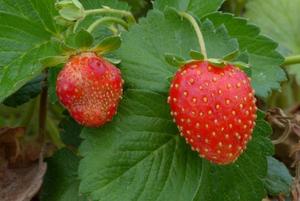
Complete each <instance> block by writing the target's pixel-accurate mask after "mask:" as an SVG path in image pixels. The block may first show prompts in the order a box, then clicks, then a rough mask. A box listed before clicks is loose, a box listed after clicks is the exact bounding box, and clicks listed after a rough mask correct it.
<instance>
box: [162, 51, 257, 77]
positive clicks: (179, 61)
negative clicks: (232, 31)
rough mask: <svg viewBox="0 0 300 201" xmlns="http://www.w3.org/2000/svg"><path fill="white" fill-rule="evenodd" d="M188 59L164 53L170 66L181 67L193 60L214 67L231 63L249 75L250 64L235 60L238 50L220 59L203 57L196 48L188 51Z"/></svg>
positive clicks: (222, 66)
mask: <svg viewBox="0 0 300 201" xmlns="http://www.w3.org/2000/svg"><path fill="white" fill-rule="evenodd" d="M189 55H190V59H184V58H182V57H180V56H178V55H175V54H170V53H166V54H165V60H166V62H167V63H168V64H170V65H171V66H176V67H180V68H181V67H183V66H184V65H186V64H189V63H192V62H195V61H208V62H209V63H211V64H212V65H213V66H214V67H216V68H224V67H225V66H227V65H229V64H232V65H234V66H236V67H237V68H240V69H241V70H243V71H245V72H246V73H247V75H251V69H250V65H249V64H247V63H245V62H243V61H237V60H236V58H237V57H238V56H239V55H240V54H239V51H238V50H235V51H233V52H231V53H229V54H227V55H225V56H224V57H223V58H221V59H219V58H218V59H217V58H208V59H205V57H204V56H203V54H202V53H201V52H199V51H196V50H191V51H190V53H189Z"/></svg>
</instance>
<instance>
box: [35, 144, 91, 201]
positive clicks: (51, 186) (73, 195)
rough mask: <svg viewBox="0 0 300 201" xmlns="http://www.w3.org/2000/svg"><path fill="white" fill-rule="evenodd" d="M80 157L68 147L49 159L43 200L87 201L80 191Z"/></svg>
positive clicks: (41, 197)
mask: <svg viewBox="0 0 300 201" xmlns="http://www.w3.org/2000/svg"><path fill="white" fill-rule="evenodd" d="M78 163H79V158H78V157H77V156H76V155H74V154H73V153H72V152H70V151H69V150H67V149H61V150H59V151H58V152H56V153H55V154H54V155H53V156H52V157H51V158H49V159H48V160H47V164H48V170H47V173H46V175H45V179H44V184H43V189H42V192H41V195H40V200H41V201H85V200H86V199H85V198H84V197H83V196H81V195H80V194H79V192H78V188H79V180H78V178H77V168H78Z"/></svg>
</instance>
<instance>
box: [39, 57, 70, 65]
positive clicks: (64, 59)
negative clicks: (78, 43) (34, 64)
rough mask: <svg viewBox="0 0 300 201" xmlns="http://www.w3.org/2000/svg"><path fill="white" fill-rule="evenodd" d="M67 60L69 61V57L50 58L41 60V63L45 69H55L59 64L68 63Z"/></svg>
mask: <svg viewBox="0 0 300 201" xmlns="http://www.w3.org/2000/svg"><path fill="white" fill-rule="evenodd" d="M67 60H68V57H67V56H50V57H46V58H43V59H40V62H41V64H42V65H43V66H44V67H54V66H57V65H59V64H63V63H66V62H67Z"/></svg>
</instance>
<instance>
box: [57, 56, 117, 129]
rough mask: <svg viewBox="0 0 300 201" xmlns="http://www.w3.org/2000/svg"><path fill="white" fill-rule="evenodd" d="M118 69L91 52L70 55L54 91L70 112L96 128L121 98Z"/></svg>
mask: <svg viewBox="0 0 300 201" xmlns="http://www.w3.org/2000/svg"><path fill="white" fill-rule="evenodd" d="M122 86H123V80H122V77H121V72H120V70H119V69H118V68H116V67H115V66H114V65H112V64H111V63H109V62H108V61H106V60H105V59H103V58H101V57H99V56H98V55H97V54H96V53H94V52H83V53H80V54H78V55H75V56H72V57H71V58H70V59H69V61H68V62H67V63H66V64H65V66H64V68H63V69H62V71H61V72H60V73H59V75H58V77H57V85H56V93H57V96H58V98H59V100H60V102H61V103H62V104H63V105H64V106H65V108H66V109H67V110H68V111H69V113H70V115H71V116H72V117H73V118H74V119H75V120H76V121H77V122H78V123H79V124H82V125H84V126H89V127H98V126H101V125H103V124H105V123H106V122H108V121H110V120H111V119H112V118H113V116H114V115H115V114H116V111H117V107H118V104H119V101H120V99H121V97H122V92H123V89H122Z"/></svg>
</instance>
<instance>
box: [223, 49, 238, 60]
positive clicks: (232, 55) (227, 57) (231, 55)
mask: <svg viewBox="0 0 300 201" xmlns="http://www.w3.org/2000/svg"><path fill="white" fill-rule="evenodd" d="M238 56H239V50H235V51H233V52H230V53H229V54H227V55H225V56H224V57H223V60H225V61H232V60H234V59H236V58H237V57H238Z"/></svg>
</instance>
